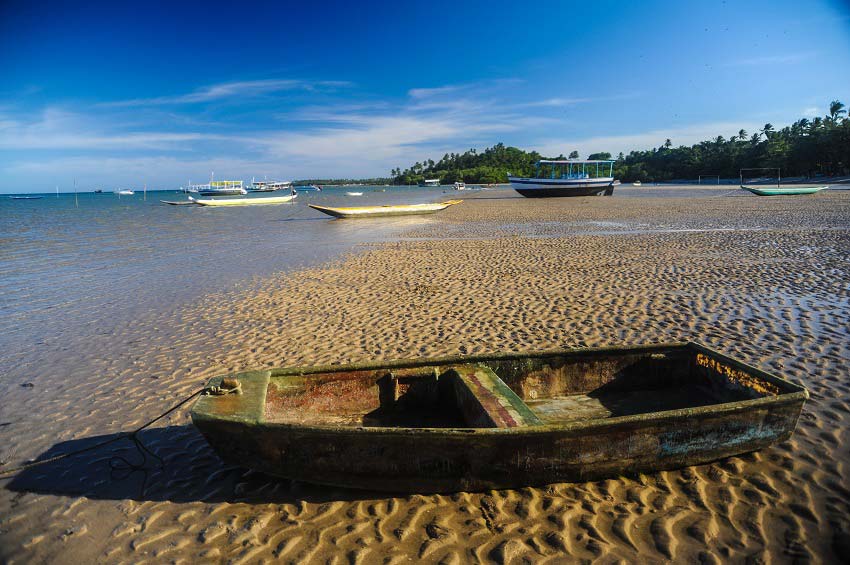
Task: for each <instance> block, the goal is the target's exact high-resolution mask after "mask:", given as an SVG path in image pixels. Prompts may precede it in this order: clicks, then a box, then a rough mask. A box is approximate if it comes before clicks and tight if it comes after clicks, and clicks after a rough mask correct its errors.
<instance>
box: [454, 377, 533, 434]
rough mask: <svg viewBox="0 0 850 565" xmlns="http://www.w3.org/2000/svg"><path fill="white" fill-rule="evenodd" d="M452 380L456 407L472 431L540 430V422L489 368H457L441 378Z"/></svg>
mask: <svg viewBox="0 0 850 565" xmlns="http://www.w3.org/2000/svg"><path fill="white" fill-rule="evenodd" d="M445 379H451V381H452V385H453V389H454V394H455V397H456V399H457V403H458V406H459V408H460V410H461V412H462V413H463V416H464V419H465V420H466V423H467V425H469V426H470V427H474V428H515V427H521V426H539V425H541V424H542V423H543V422H541V421H540V419H539V418H538V417H537V416H536V415H535V414H534V412H532V411H531V409H530V408H529V407H528V406H526V404H525V403H524V402H523V401H522V399H521V398H520V397H519V396H517V395H516V393H514V391H512V390H511V389H510V387H508V385H507V384H505V382H504V381H503V380H502V379H500V378H499V377H498V375H496V373H494V372H493V371H492V369H490V368H489V367H485V366H481V365H458V366H454V367H450V368H449V369H448V370H447V371H446V372H444V373H443V374H442V375H440V380H441V381H444V380H445Z"/></svg>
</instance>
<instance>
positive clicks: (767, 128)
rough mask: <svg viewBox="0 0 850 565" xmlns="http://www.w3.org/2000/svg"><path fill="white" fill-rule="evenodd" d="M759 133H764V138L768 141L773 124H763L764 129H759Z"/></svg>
mask: <svg viewBox="0 0 850 565" xmlns="http://www.w3.org/2000/svg"><path fill="white" fill-rule="evenodd" d="M761 131H762V133H764V136H765V137H766V138H768V139H770V134H772V133H773V124H771V123H767V124H764V127H763V128H761Z"/></svg>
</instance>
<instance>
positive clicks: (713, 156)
mask: <svg viewBox="0 0 850 565" xmlns="http://www.w3.org/2000/svg"><path fill="white" fill-rule="evenodd" d="M569 156H570V158H576V157H578V152H576V151H573V152H572V153H570V155H569ZM610 157H611V154H610V153H594V154H592V155H589V156H588V159H608V158H610ZM546 158H554V159H564V158H565V157H564V156H563V155H559V156H558V157H543V156H542V155H540V154H539V153H537V152H536V151H531V152H526V151H523V150H521V149H517V148H516V147H505V146H504V145H503V144H502V143H498V144H496V145H494V146H493V147H490V148H488V149H485V150H484V151H483V152H480V153H479V152H477V151H476V150H475V149H470V150H469V151H467V152H466V153H463V154H456V153H451V154H446V155H444V156H443V158H442V159H440V160H439V161H438V162H436V163H435V162H434V161H432V160H430V159H429V160H428V161H425V162H422V163H415V164H414V165H413V166H412V167H410V168H409V169H406V170H404V171H402V170H401V169H393V171H392V177H393V183H394V184H416V183H418V182H419V181H421V180H423V179H426V178H429V179H430V178H439V179H440V180H441V181H442V182H443V184H450V183H453V182H455V181H464V182H468V183H497V182H506V181H507V173H508V172H510V173H511V174H513V175H519V176H530V175H532V174H533V173H534V163H535V162H536V161H538V160H540V159H546ZM750 167H779V168H781V170H782V176H786V177H791V176H812V175H815V174H822V175H826V176H832V175H841V174H850V118H847V117H846V110H845V107H844V104H842V103H841V102H839V101H837V100H834V101H833V102H832V103H831V104H830V107H829V114H828V115H827V116H825V117H823V118H820V117H816V118H813V119H811V120H809V119H807V118H803V119H800V120H797V121H796V122H794V123H793V124H791V125H790V126H787V127H784V128H782V129H781V130H776V129H774V127H773V125H771V124H765V125H764V127H763V128H762V129H761V130H760V131H758V132H754V133H752V134H749V133H748V132H746V131H744V130H743V129H742V130H740V131H739V132H738V133H737V134H736V135H733V136H732V137H730V138H729V139H724V138H723V136H717V137H716V138H714V139H712V140H708V141H703V142H701V143H698V144H696V145H692V146H691V147H686V146H680V147H673V143H672V141H671V140H669V139H667V140H665V141H664V143H662V144H661V146H660V147H658V148H657V149H650V150H647V151H632V152H630V153H629V154H628V155H623V154H622V153H620V155H619V156H618V157H617V163H616V164H615V166H614V176H615V177H616V178H618V179H620V180H622V181H624V182H633V181H636V180H639V181H672V180H693V179H696V178H697V177H698V176H699V175H720V177H721V178H737V177H738V172H739V170H740V169H743V168H750Z"/></svg>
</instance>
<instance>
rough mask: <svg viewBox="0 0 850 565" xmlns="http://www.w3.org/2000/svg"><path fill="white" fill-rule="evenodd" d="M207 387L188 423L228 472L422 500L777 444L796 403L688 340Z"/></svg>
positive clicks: (795, 389) (800, 394) (332, 368)
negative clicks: (417, 495) (237, 469)
mask: <svg viewBox="0 0 850 565" xmlns="http://www.w3.org/2000/svg"><path fill="white" fill-rule="evenodd" d="M208 390H209V391H210V395H208V396H201V397H200V398H199V399H198V400H197V402H196V403H195V405H194V407H193V408H192V421H193V422H194V424H195V426H197V428H198V429H199V430H200V431H201V433H202V434H203V435H204V437H205V438H206V439H207V441H208V442H209V443H210V445H212V447H213V448H214V449H215V451H216V452H218V454H219V455H220V456H221V457H222V459H224V460H225V461H227V462H228V463H232V464H235V465H240V466H242V467H248V468H251V469H255V470H257V471H261V472H263V473H268V474H270V475H276V476H279V477H284V478H288V479H295V480H300V481H306V482H311V483H319V484H326V485H334V486H342V487H356V488H364V489H371V490H385V491H393V492H422V493H424V492H456V491H465V490H466V491H469V490H472V491H480V490H487V489H493V488H515V487H523V486H529V485H545V484H549V483H555V482H576V481H593V480H598V479H604V478H610V477H618V476H620V475H623V474H634V473H647V472H652V471H658V470H665V469H675V468H678V467H685V466H689V465H701V464H703V463H707V462H709V461H714V460H716V459H720V458H724V457H730V456H733V455H740V454H742V453H747V452H750V451H755V450H758V449H762V448H765V447H768V446H770V445H772V444H774V443H776V442H780V441H784V440H786V439H788V438H789V437H791V434H792V433H793V432H794V428H795V426H796V424H797V419H798V417H799V416H800V411H801V409H802V407H803V403H804V402H805V401H806V398H808V393H807V392H806V389H805V388H803V387H802V386H800V385H798V384H795V383H791V382H788V381H786V380H783V379H781V378H779V377H776V376H774V375H771V374H769V373H766V372H764V371H761V370H759V369H757V368H755V367H751V366H749V365H746V364H744V363H741V362H740V361H736V360H734V359H731V358H729V357H726V356H725V355H722V354H720V353H718V352H716V351H712V350H711V349H708V348H707V347H704V346H702V345H698V344H695V343H674V344H661V345H647V346H637V347H619V348H600V349H573V350H569V349H562V350H553V351H538V352H528V353H503V354H489V355H479V356H473V357H443V358H437V359H412V360H402V361H381V362H375V363H363V364H356V365H329V366H322V367H289V368H280V369H265V370H259V371H250V372H244V373H237V374H232V375H228V376H222V377H215V378H213V379H212V380H211V381H210V382H209V387H208ZM227 391H232V392H231V393H230V394H222V393H223V392H224V393H226V392H227Z"/></svg>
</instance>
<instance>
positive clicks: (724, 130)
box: [533, 122, 761, 155]
mask: <svg viewBox="0 0 850 565" xmlns="http://www.w3.org/2000/svg"><path fill="white" fill-rule="evenodd" d="M760 127H761V126H760V125H759V124H756V123H730V122H713V123H704V124H694V125H690V126H686V127H678V128H667V129H655V130H650V131H645V132H636V133H631V134H625V135H614V136H596V137H586V138H572V139H571V138H560V139H547V140H544V141H542V142H540V143H539V144H536V145H535V146H534V147H533V148H534V149H536V150H537V151H539V152H540V153H541V154H543V155H559V154H562V153H563V154H565V155H566V154H567V153H568V152H569V151H572V150H573V149H576V150H578V151H579V153H581V154H582V155H588V154H590V153H597V152H600V151H608V152H609V153H611V154H612V155H616V154H617V153H619V152H621V151H622V152H626V153H627V152H629V151H631V150H633V149H636V150H641V149H651V148H652V147H659V146H661V145H662V144H663V143H664V141H665V140H667V139H670V140H671V141H672V143H673V145H674V146H679V145H693V144H695V143H699V142H701V141H704V140H706V139H713V138H715V137H717V136H718V135H725V136H732V135H735V134H737V132H738V130H740V129H741V128H743V129H745V130H747V131H756V130H758V129H759V128H760Z"/></svg>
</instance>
